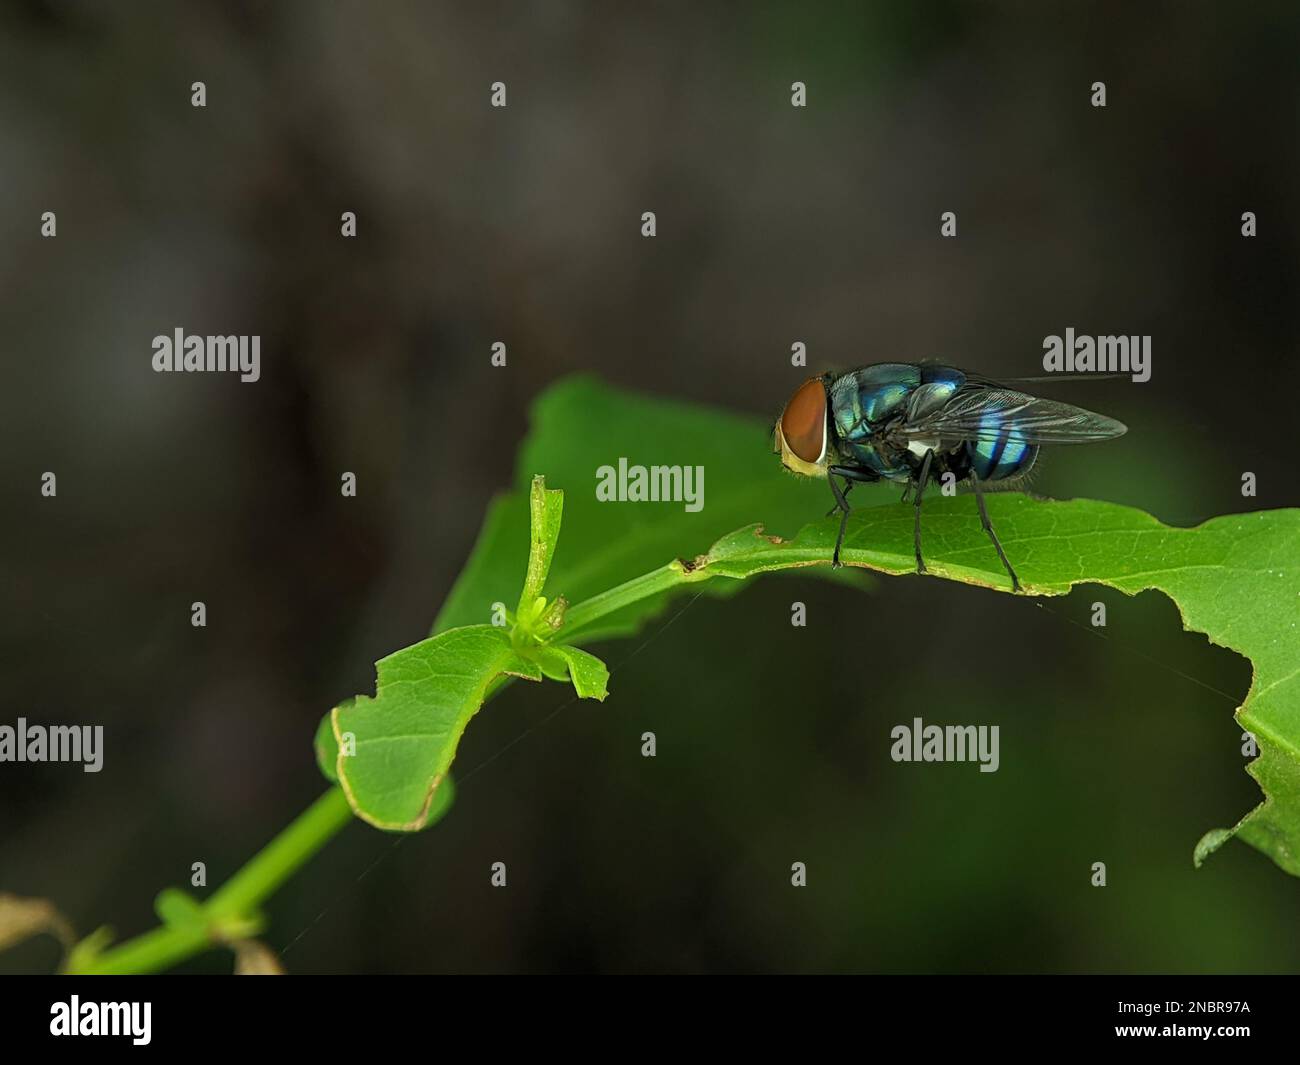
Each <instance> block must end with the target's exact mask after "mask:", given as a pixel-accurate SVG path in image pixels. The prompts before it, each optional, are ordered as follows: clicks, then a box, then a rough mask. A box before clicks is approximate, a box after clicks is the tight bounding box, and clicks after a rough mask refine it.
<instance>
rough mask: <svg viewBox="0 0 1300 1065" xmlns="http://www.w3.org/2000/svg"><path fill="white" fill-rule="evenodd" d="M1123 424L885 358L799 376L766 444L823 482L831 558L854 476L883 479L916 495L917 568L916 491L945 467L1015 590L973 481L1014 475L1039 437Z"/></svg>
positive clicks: (1110, 434) (949, 370) (1113, 433)
mask: <svg viewBox="0 0 1300 1065" xmlns="http://www.w3.org/2000/svg"><path fill="white" fill-rule="evenodd" d="M1125 431H1126V430H1125V427H1124V426H1123V425H1122V424H1120V423H1119V422H1117V421H1115V420H1114V419H1112V418H1107V417H1105V416H1104V415H1101V414H1094V413H1092V412H1091V411H1087V410H1084V409H1082V408H1081V407H1074V406H1071V405H1069V404H1067V403H1058V402H1056V401H1054V400H1047V399H1039V398H1037V397H1035V396H1031V395H1027V394H1026V393H1023V392H1018V391H1015V390H1014V389H1011V388H1008V387H1007V386H1005V385H1002V384H999V383H998V382H996V381H992V380H989V379H988V378H985V377H980V376H979V375H977V374H973V373H969V372H967V371H964V370H958V369H956V368H955V367H952V366H941V365H938V364H930V363H920V364H916V363H904V362H890V363H878V364H876V365H874V366H865V367H863V368H862V369H859V370H853V371H851V372H849V373H846V374H840V375H835V374H823V375H822V376H820V377H814V378H813V379H812V380H810V381H805V382H804V383H803V384H802V385H800V386H799V388H798V390H797V391H796V392H795V394H794V396H792V397H791V399H790V402H789V403H787V404H786V407H785V410H784V411H783V412H782V414H781V417H780V419H779V420H778V421H777V424H776V430H775V439H774V447H773V450H775V451H776V452H778V453H779V454H780V455H781V461H782V462H783V463H784V464H785V466H786V468H787V469H790V470H792V471H794V472H795V473H800V474H804V475H806V476H810V477H825V478H827V480H828V481H829V482H830V486H831V492H832V494H833V495H834V496H835V507H834V508H832V511H831V513H834V512H835V511H836V510H838V511H839V512H840V514H841V517H840V532H839V537H838V539H837V540H836V543H835V553H834V556H833V561H832V565H836V566H838V565H839V564H840V563H839V556H840V546H841V545H842V543H843V542H844V531H845V526H846V523H847V520H848V516H849V505H848V503H847V501H846V497H847V495H848V493H849V490H850V489H851V488H852V487H853V485H854V484H856V483H859V482H863V483H871V482H875V481H881V480H887V481H897V482H900V483H903V484H906V485H907V486H908V489H907V491H908V492H914V493H915V495H914V500H913V503H914V506H915V514H916V517H915V535H914V539H915V546H916V566H917V570H918V571H919V572H921V573H924V572H925V562H924V561H923V559H922V557H921V499H922V496H923V494H924V492H925V486H926V484H927V482H928V481H929V480H931V479H932V478H943V477H945V475H949V474H950V475H952V478H953V479H954V480H955V481H957V482H965V483H969V484H970V486H971V487H972V488H973V489H974V490H975V497H976V500H977V502H978V504H979V511H980V519H981V522H982V523H983V526H984V529H985V531H986V532H987V533H988V535H989V539H990V540H991V541H992V542H993V546H994V547H995V548H996V549H997V553H998V557H999V558H1000V559H1001V560H1002V564H1003V566H1005V567H1006V570H1007V573H1008V574H1009V575H1010V577H1011V584H1012V587H1013V589H1015V590H1019V588H1020V581H1019V579H1018V578H1017V577H1016V573H1015V570H1014V569H1012V568H1011V563H1010V562H1008V561H1007V556H1006V553H1005V552H1004V551H1003V550H1002V545H1001V544H1000V543H999V542H998V538H997V534H996V533H994V531H993V527H992V525H991V524H990V523H989V520H988V512H987V510H986V508H985V506H984V496H983V494H982V490H981V485H982V484H984V483H987V482H995V483H996V484H997V485H998V486H999V487H1006V486H1013V485H1015V484H1017V483H1019V482H1021V481H1023V479H1024V477H1025V476H1026V475H1027V474H1028V473H1029V470H1030V469H1031V467H1032V466H1033V464H1034V460H1035V459H1036V458H1037V457H1038V450H1039V447H1040V446H1041V445H1043V444H1081V443H1090V442H1094V441H1098V440H1109V439H1112V438H1114V437H1117V436H1120V435H1122V434H1123V433H1124V432H1125ZM836 477H838V478H840V479H841V480H842V481H843V483H844V487H843V488H841V487H840V486H839V485H837V484H836V482H835V478H836ZM904 498H906V493H905V495H904Z"/></svg>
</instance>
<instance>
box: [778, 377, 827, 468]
mask: <svg viewBox="0 0 1300 1065" xmlns="http://www.w3.org/2000/svg"><path fill="white" fill-rule="evenodd" d="M781 435H782V436H783V437H785V443H786V447H788V448H789V449H790V450H791V451H792V452H793V453H794V455H795V456H796V457H797V458H800V459H802V460H803V461H804V462H811V463H817V462H820V461H821V458H822V454H823V453H824V452H825V450H826V387H825V386H824V385H823V384H822V382H821V378H819V377H814V378H813V379H812V380H811V381H805V382H804V383H803V384H802V385H800V386H799V390H798V391H797V392H795V394H794V395H793V396H792V397H790V402H789V403H787V404H786V405H785V412H784V413H783V414H782V415H781Z"/></svg>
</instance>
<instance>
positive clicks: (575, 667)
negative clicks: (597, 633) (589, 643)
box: [538, 644, 609, 702]
mask: <svg viewBox="0 0 1300 1065" xmlns="http://www.w3.org/2000/svg"><path fill="white" fill-rule="evenodd" d="M538 662H539V664H540V665H541V667H542V671H543V672H544V673H545V674H546V675H547V676H548V677H550V678H551V679H552V680H568V681H571V682H572V683H573V690H574V691H576V692H577V693H578V697H579V698H581V699H597V700H599V701H601V702H604V701H605V696H606V695H608V694H609V670H608V669H607V668H606V666H605V663H604V662H602V661H601V660H600V659H599V658H597V657H596V656H595V655H592V654H588V653H587V652H586V651H582V650H579V649H578V648H577V647H570V646H568V645H567V644H552V645H551V646H549V647H545V648H543V649H542V650H541V652H540V654H539V656H538Z"/></svg>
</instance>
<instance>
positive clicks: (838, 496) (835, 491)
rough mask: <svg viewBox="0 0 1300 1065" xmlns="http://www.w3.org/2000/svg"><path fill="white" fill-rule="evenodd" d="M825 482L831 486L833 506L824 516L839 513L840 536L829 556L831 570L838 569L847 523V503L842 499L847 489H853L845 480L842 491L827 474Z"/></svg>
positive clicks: (847, 491)
mask: <svg viewBox="0 0 1300 1065" xmlns="http://www.w3.org/2000/svg"><path fill="white" fill-rule="evenodd" d="M826 481H827V483H828V484H829V485H830V486H831V494H832V495H834V496H835V506H833V507H831V509H830V513H828V514H827V515H826V516H827V517H828V518H829V517H830V516H831V514H834V513H835V511H836V510H838V511H839V512H840V534H839V535H838V536H837V537H835V553H834V554H833V555H832V556H831V569H839V568H840V565H841V563H840V545H841V544H842V543H844V528H845V526H847V525H848V523H849V501H848V500H847V499H845V498H844V497H845V496H847V495H848V494H849V489H850V488H852V487H853V482H852V481H850V480H848V478H845V481H844V484H845V487H844V488H843V489H841V488H840V486H839V485H837V484H836V483H835V477H834V476H833V475H832V474H830V473H829V472H828V473H827V475H826Z"/></svg>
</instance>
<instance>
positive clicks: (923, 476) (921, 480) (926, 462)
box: [912, 451, 934, 573]
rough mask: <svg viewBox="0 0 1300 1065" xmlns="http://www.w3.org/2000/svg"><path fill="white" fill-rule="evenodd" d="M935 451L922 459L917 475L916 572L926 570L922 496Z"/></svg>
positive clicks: (915, 507) (913, 528)
mask: <svg viewBox="0 0 1300 1065" xmlns="http://www.w3.org/2000/svg"><path fill="white" fill-rule="evenodd" d="M933 458H934V452H933V451H927V452H926V453H925V458H924V459H922V460H921V472H920V473H919V474H917V476H916V496H915V497H914V498H913V500H912V504H913V508H914V509H913V513H914V514H915V515H916V518H915V521H914V522H913V525H912V546H914V547H915V548H916V572H917V573H924V572H925V560H924V559H922V558H921V497H922V496H923V495H924V494H925V482H926V481H927V480H929V477H930V460H931V459H933Z"/></svg>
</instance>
